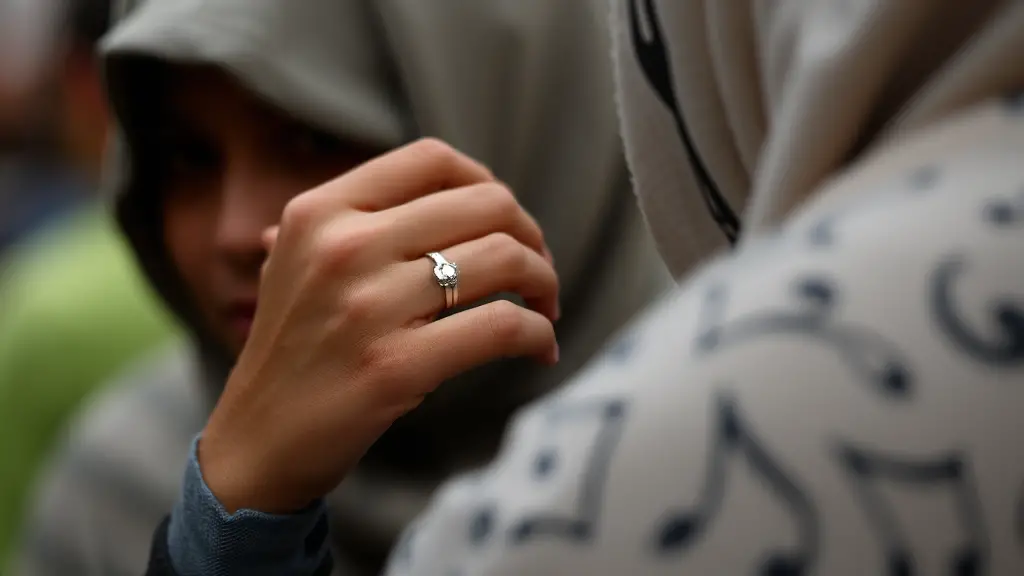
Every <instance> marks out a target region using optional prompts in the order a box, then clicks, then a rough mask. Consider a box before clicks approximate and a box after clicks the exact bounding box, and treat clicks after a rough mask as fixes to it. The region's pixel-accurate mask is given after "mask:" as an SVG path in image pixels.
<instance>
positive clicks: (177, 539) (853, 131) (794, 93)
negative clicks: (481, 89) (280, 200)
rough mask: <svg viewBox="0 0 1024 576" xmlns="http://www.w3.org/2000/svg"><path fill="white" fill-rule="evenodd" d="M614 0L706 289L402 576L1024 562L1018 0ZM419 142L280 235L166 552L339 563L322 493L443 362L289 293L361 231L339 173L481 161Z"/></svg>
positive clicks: (538, 409)
mask: <svg viewBox="0 0 1024 576" xmlns="http://www.w3.org/2000/svg"><path fill="white" fill-rule="evenodd" d="M613 5H614V10H613V16H612V24H613V25H612V29H613V30H614V41H615V50H614V52H613V53H614V55H615V70H616V79H617V85H618V102H619V107H620V112H621V118H622V129H623V134H624V135H625V140H626V144H627V156H628V158H629V161H630V165H631V168H632V170H633V174H634V179H635V184H636V191H637V193H638V195H639V198H640V205H641V206H642V207H643V209H644V212H645V214H646V215H647V219H648V222H649V223H650V225H651V229H652V231H653V233H654V236H655V237H656V238H657V240H658V243H659V246H660V248H661V252H662V254H663V256H664V258H665V260H666V261H667V262H668V263H669V264H670V265H671V267H672V269H673V271H674V272H675V273H676V274H677V276H679V277H680V278H681V279H682V281H681V285H680V287H679V289H678V290H677V291H676V292H675V293H674V294H672V295H671V296H668V297H666V298H665V299H664V300H663V301H662V302H661V303H659V304H658V305H656V306H654V307H653V308H652V309H651V310H650V311H648V312H646V313H644V314H643V315H642V317H641V318H640V319H639V320H638V321H637V322H635V323H634V324H633V325H632V326H631V327H630V328H627V329H626V330H625V331H624V332H623V333H622V334H621V335H620V336H619V337H618V338H617V339H616V340H615V341H614V342H613V344H611V345H610V346H609V347H608V348H607V351H606V353H605V354H604V355H603V356H602V357H601V358H600V359H598V360H597V361H596V362H594V363H593V364H592V365H591V366H590V367H589V368H587V369H585V370H583V371H582V372H581V373H580V374H579V375H578V376H577V377H576V378H575V379H574V381H573V382H572V383H570V384H569V385H568V386H566V387H563V388H561V389H560V390H559V391H558V392H556V393H554V394H552V395H550V396H548V397H547V398H545V399H543V400H540V401H538V402H536V403H534V404H533V405H531V406H530V407H529V408H527V409H525V410H523V411H522V412H521V413H520V414H518V415H517V416H516V417H515V420H514V422H513V424H512V425H511V427H510V429H509V432H508V435H507V438H506V440H505V442H504V443H503V449H502V451H501V452H500V454H499V456H498V457H497V459H496V460H495V461H494V462H493V463H492V464H491V465H490V466H488V467H486V468H484V469H481V470H479V471H477V472H474V473H472V474H470V475H467V476H463V477H461V478H459V479H456V480H454V481H452V482H450V483H449V484H447V485H446V486H445V487H444V488H442V489H441V490H440V491H439V493H438V495H437V497H436V498H435V499H434V501H433V503H432V504H431V506H430V508H429V509H428V510H427V511H426V512H425V513H424V514H423V515H422V516H421V517H420V518H419V519H418V520H416V521H415V522H413V523H412V524H411V525H410V526H409V527H408V529H407V531H406V532H405V534H404V535H403V538H402V540H401V542H400V544H399V545H398V546H397V547H396V549H395V551H394V553H393V554H392V557H391V561H390V563H389V567H388V569H387V574H390V575H394V576H399V575H415V576H426V575H449V574H459V575H484V574H486V575H509V576H511V575H523V574H530V575H546V574H588V575H598V576H600V575H609V576H610V575H618V574H645V575H659V574H665V575H669V574H671V575H676V574H749V573H757V574H836V575H844V574H851V575H853V574H919V573H939V574H943V573H952V574H1000V575H1001V574H1021V573H1024V453H1022V452H1021V451H1020V450H1019V448H1018V447H1017V446H1016V444H1015V442H1016V441H1018V440H1019V439H1020V438H1022V437H1024V419H1021V417H1020V411H1021V408H1022V407H1024V259H1022V258H1021V257H1020V249H1021V247H1022V246H1024V244H1022V242H1024V166H1022V164H1021V162H1020V155H1021V151H1022V150H1024V67H1021V66H1019V65H1017V64H1016V62H1017V60H1018V58H1017V55H1019V54H1021V53H1024V3H1021V2H1007V1H999V0H989V1H979V2H971V3H958V4H957V5H955V6H954V5H952V4H949V3H941V7H940V6H939V3H937V2H927V1H924V0H920V1H918V0H905V1H899V2H848V1H842V0H834V1H833V0H822V1H820V2H813V3H810V2H789V3H787V2H779V3H725V2H719V1H717V0H708V1H706V2H670V1H663V2H658V1H657V0H616V1H615V2H614V4H613ZM940 8H941V9H940ZM416 160H417V158H415V156H414V155H410V154H409V151H399V152H396V153H392V154H389V155H387V156H384V157H382V158H379V159H377V160H374V161H373V162H371V163H370V164H367V165H366V166H363V167H361V168H359V169H357V170H355V171H353V172H351V173H350V174H347V175H346V176H345V177H343V178H340V179H338V180H336V181H334V182H333V183H331V184H328V185H326V186H325V187H323V188H320V189H317V190H313V191H310V192H308V193H306V194H303V195H301V196H299V197H298V198H297V199H296V200H295V201H294V206H295V207H294V208H290V212H291V213H292V214H293V215H295V216H296V217H297V218H296V219H289V218H286V219H284V221H283V223H282V226H281V227H280V229H279V230H278V231H277V232H276V241H274V239H275V236H274V235H273V234H271V235H268V243H272V248H271V250H270V256H269V260H268V263H267V267H266V272H265V274H264V277H263V283H262V286H261V298H266V299H267V301H266V305H265V306H264V305H261V307H260V310H259V312H258V313H257V317H256V321H255V325H254V329H253V334H252V336H251V338H250V340H249V345H248V346H247V347H246V349H245V352H244V353H243V355H242V359H241V360H240V362H239V365H238V367H237V369H236V372H235V373H234V374H233V375H232V378H231V380H230V381H229V382H228V385H227V389H226V391H225V393H224V395H223V396H222V402H221V403H220V404H219V405H218V406H217V409H216V410H215V411H214V413H213V414H212V415H211V418H210V420H209V422H208V424H207V425H206V428H205V430H204V432H203V434H202V435H201V436H200V437H199V438H198V439H197V444H196V446H197V447H198V450H197V451H194V452H193V456H192V458H191V459H190V462H189V464H188V467H187V471H186V480H185V489H184V491H183V494H182V497H181V499H180V501H179V503H178V505H177V506H176V507H175V509H174V511H173V513H172V514H171V516H170V520H169V522H168V523H167V524H165V525H164V526H163V527H162V528H161V529H160V530H158V531H157V532H156V533H155V535H154V541H153V550H152V560H153V562H152V564H151V567H150V574H153V575H158V574H180V575H181V576H188V575H192V574H225V575H229V574H243V573H245V574H312V573H316V572H317V571H318V570H324V569H325V567H327V566H328V564H329V559H328V553H327V550H326V547H325V545H324V544H323V536H322V533H321V531H320V530H319V529H318V528H317V526H318V525H319V524H320V522H321V521H322V518H323V517H324V514H325V512H324V509H323V500H322V499H321V498H320V497H321V496H322V494H324V493H326V492H327V489H329V487H330V486H332V485H334V483H336V482H338V481H341V480H342V478H344V477H345V474H346V471H347V469H348V468H349V466H351V465H352V462H354V461H355V460H357V459H358V455H359V454H360V452H361V451H362V450H363V449H364V448H365V446H366V445H368V444H369V443H371V442H372V441H373V438H374V437H375V435H376V434H377V432H378V431H379V430H380V429H382V428H385V427H386V422H384V423H382V422H381V421H380V418H379V416H380V415H381V414H384V413H387V411H388V409H389V408H394V407H395V406H405V405H409V404H412V403H415V401H416V399H417V398H419V397H421V396H422V394H423V393H424V391H425V390H426V391H429V390H431V389H432V387H433V386H434V385H436V384H437V383H439V382H440V378H437V377H433V378H431V375H429V374H428V375H424V376H422V377H421V378H413V379H410V380H401V379H399V380H394V379H392V378H390V377H389V375H388V373H387V372H386V371H381V372H380V373H379V374H369V373H365V372H364V373H361V377H360V378H358V379H351V378H348V377H347V375H348V374H351V370H352V369H351V366H352V362H353V356H352V355H351V354H344V355H338V354H334V355H330V356H329V355H327V354H324V355H320V356H317V358H321V359H322V361H320V362H315V363H314V362H310V361H309V360H308V359H309V358H311V357H314V356H315V355H314V354H312V353H311V352H310V350H309V349H308V348H305V347H303V348H302V349H300V350H294V349H292V350H289V349H288V347H287V345H288V343H289V342H294V341H302V342H306V341H308V340H307V339H309V340H312V341H318V340H319V341H320V342H321V344H320V346H321V347H322V349H323V350H324V351H325V352H326V351H327V350H337V346H336V342H338V341H347V340H349V339H351V338H357V337H358V336H359V335H361V334H365V328H364V327H363V325H361V324H360V323H359V322H358V321H353V322H351V323H348V324H344V325H338V326H335V327H333V328H332V329H330V330H327V331H326V332H327V333H325V332H324V329H323V327H322V326H320V325H318V324H316V323H312V322H305V323H304V322H301V321H296V320H297V318H299V316H298V315H299V313H300V311H302V310H304V309H307V308H308V307H312V306H315V305H317V304H321V305H325V304H322V303H324V302H329V301H331V300H330V298H331V292H330V290H328V289H326V288H330V286H331V285H326V286H323V287H319V286H317V285H316V284H315V283H313V282H311V281H309V280H308V277H307V278H306V279H304V281H303V282H300V283H297V284H296V283H290V282H291V280H292V279H293V278H294V275H295V267H296V266H298V267H302V268H305V269H309V268H313V269H315V268H316V267H317V266H319V265H322V262H324V261H328V262H337V260H335V259H336V258H339V257H341V256H339V254H340V255H342V256H343V255H344V254H345V252H344V250H343V249H342V248H340V247H337V246H330V245H326V246H325V245H324V244H318V243H316V242H313V241H312V240H314V239H315V238H317V232H316V231H317V230H318V229H319V226H325V227H329V226H330V225H331V224H330V223H331V222H337V221H339V220H341V219H345V218H349V214H350V210H351V209H350V208H346V207H344V206H338V205H333V207H332V205H331V203H330V200H331V199H335V198H345V199H350V200H348V202H354V201H355V200H356V199H358V198H360V197H361V195H363V194H368V193H370V192H369V191H370V190H372V189H373V188H374V184H375V183H377V182H381V183H383V182H394V178H395V175H396V174H404V175H407V179H406V182H407V183H408V186H409V189H410V190H414V189H416V188H417V185H416V184H415V183H414V182H415V178H417V177H427V176H429V177H427V179H428V180H429V181H437V180H438V179H442V178H443V175H444V174H465V173H466V172H469V171H472V163H471V161H469V160H468V159H465V158H463V159H461V161H460V162H455V161H452V160H451V159H450V158H449V159H448V162H447V163H444V162H438V163H436V164H434V166H433V171H426V170H424V169H423V167H422V163H418V162H417V161H416ZM384 174H387V177H386V178H385V176H384ZM477 177H478V178H480V179H481V180H486V178H487V174H485V173H478V174H477ZM446 193H447V192H446ZM342 204H344V202H342ZM698 208H699V210H698ZM386 212H387V211H384V212H381V213H380V214H384V213H386ZM314 214H315V216H314ZM741 215H742V216H741ZM299 216H304V218H299ZM367 218H369V216H367ZM308 224H316V225H317V226H314V227H313V228H312V229H311V228H309V227H308V226H307V225H308ZM702 233H703V234H704V235H702ZM731 240H735V242H736V244H735V248H734V249H733V250H731V251H730V252H728V253H725V254H719V255H718V256H717V257H715V258H714V259H713V260H711V261H708V262H704V260H705V259H706V258H707V256H708V254H709V253H710V252H714V251H720V248H721V247H723V246H727V245H728V243H729V242H730V241H731ZM382 260H383V259H382ZM368 266H369V265H368V264H366V263H362V262H360V263H359V265H358V266H357V265H355V264H353V265H351V266H350V267H347V268H345V269H344V270H343V271H341V272H340V275H342V276H345V278H346V280H337V281H338V282H339V283H341V284H345V283H346V282H347V281H355V279H357V278H360V277H361V276H360V274H361V272H360V271H361V270H365V269H366V267H368ZM463 270H464V271H465V273H466V274H467V276H466V278H468V273H469V270H470V268H469V266H463ZM423 274H427V271H426V270H424V271H423ZM424 298H426V296H424ZM456 316H458V315H456ZM449 319H450V318H445V319H444V320H440V321H438V322H437V324H441V323H443V322H446V321H447V320H449ZM437 330H438V331H440V330H441V328H438V329H437ZM403 337H404V333H403V332H402V331H401V330H394V331H390V332H388V331H385V333H383V334H380V333H375V336H374V337H373V338H372V339H371V343H370V344H367V346H368V347H371V349H372V346H374V345H381V344H385V343H389V342H396V341H403V340H402V338H403ZM328 356H329V357H328ZM445 359H446V360H447V361H448V362H455V360H454V359H453V358H452V357H449V356H445ZM284 367H292V368H293V369H294V370H288V369H286V368H284ZM351 405H357V406H359V407H360V410H359V411H358V413H356V412H353V411H352V410H351V409H349V408H347V407H348V406H351ZM313 407H315V408H313ZM277 408H281V409H277ZM254 423H258V426H259V427H260V428H262V429H264V430H267V431H266V432H263V433H261V432H260V431H259V430H258V429H257V428H256V425H255V424H254ZM269 431H273V432H269ZM253 462H259V463H260V465H259V466H255V465H247V464H246V463H253ZM313 463H315V464H313Z"/></svg>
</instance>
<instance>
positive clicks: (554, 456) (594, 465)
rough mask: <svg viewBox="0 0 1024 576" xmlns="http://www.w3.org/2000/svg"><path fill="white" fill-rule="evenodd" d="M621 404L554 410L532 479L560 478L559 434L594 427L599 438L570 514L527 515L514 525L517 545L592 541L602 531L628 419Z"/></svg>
mask: <svg viewBox="0 0 1024 576" xmlns="http://www.w3.org/2000/svg"><path fill="white" fill-rule="evenodd" d="M626 408H627V406H626V402H625V401H624V400H621V399H611V400H596V401H586V402H580V403H574V404H569V403H563V404H559V405H555V406H552V407H550V408H549V409H548V413H547V415H546V416H545V425H546V426H547V428H548V443H547V445H545V446H544V447H543V448H541V449H540V451H539V452H538V453H537V454H536V455H535V456H534V458H533V459H532V469H531V470H530V477H531V478H532V479H533V481H534V482H537V483H544V482H546V481H548V480H550V479H551V478H553V477H554V475H555V474H556V473H558V472H559V471H560V470H559V467H560V457H559V452H558V450H557V448H556V446H555V441H556V440H557V435H558V432H559V431H560V430H561V429H563V428H565V427H567V426H573V425H593V424H595V421H596V426H597V433H596V435H595V439H594V442H593V444H592V446H591V448H590V450H589V452H588V453H587V456H586V458H585V460H584V463H583V471H582V474H580V475H579V478H580V480H579V492H578V494H579V495H578V497H577V499H576V506H575V510H574V511H573V513H571V514H565V515H559V514H551V513H544V514H538V515H532V516H527V517H525V518H522V519H520V520H519V521H518V522H516V523H514V525H513V527H512V529H511V532H510V537H511V540H512V543H513V544H517V545H518V544H523V543H525V542H527V541H529V540H532V539H535V538H538V537H544V536H548V537H555V538H563V539H566V540H571V541H575V542H586V541H589V540H591V539H592V538H593V537H594V535H595V534H596V532H597V524H598V521H599V520H600V515H601V504H602V500H603V497H604V487H605V480H606V478H607V475H608V471H609V466H610V464H611V460H612V456H613V454H614V451H615V448H616V446H617V445H618V440H619V437H620V436H621V434H622V428H623V425H624V420H625V414H626ZM570 472H571V471H570Z"/></svg>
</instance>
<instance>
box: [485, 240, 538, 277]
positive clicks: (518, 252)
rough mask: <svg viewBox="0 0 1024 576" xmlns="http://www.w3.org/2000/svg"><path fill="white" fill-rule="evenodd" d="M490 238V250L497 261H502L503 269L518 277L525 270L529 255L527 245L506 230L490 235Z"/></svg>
mask: <svg viewBox="0 0 1024 576" xmlns="http://www.w3.org/2000/svg"><path fill="white" fill-rule="evenodd" d="M488 240H489V243H490V246H489V247H488V252H489V253H490V254H491V257H492V258H494V259H495V261H497V262H499V263H500V266H501V269H502V270H503V271H505V272H508V273H511V274H513V275H514V276H516V277H518V276H520V275H522V274H523V273H524V272H525V270H526V268H527V265H528V261H527V258H528V257H529V255H528V254H527V253H526V250H527V248H526V247H525V246H523V245H522V244H520V243H519V241H518V240H516V239H515V238H513V237H512V236H511V235H510V234H508V233H506V232H495V233H494V234H491V235H490V237H489V238H488Z"/></svg>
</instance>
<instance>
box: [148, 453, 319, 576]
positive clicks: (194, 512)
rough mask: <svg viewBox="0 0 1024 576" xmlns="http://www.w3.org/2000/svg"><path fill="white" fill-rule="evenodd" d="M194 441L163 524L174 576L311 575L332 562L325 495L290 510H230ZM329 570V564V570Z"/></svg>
mask: <svg viewBox="0 0 1024 576" xmlns="http://www.w3.org/2000/svg"><path fill="white" fill-rule="evenodd" d="M198 440H199V439H198V438H196V440H194V441H193V443H192V451H191V453H190V456H189V462H188V467H187V469H186V472H185V482H184V486H183V488H182V496H181V499H180V500H179V501H178V503H177V505H176V506H175V507H174V511H173V513H172V514H171V520H170V524H169V526H168V528H167V550H168V552H169V556H170V563H171V564H172V566H173V568H174V572H175V573H176V574H177V576H193V575H204V576H233V575H235V574H238V575H242V574H244V575H246V576H260V575H264V574H265V575H271V574H273V575H274V576H280V575H294V576H300V575H301V576H309V575H313V574H320V573H325V571H324V567H325V564H329V563H330V553H329V547H328V544H327V542H328V540H327V533H328V529H327V510H326V506H325V505H324V503H323V501H317V502H316V503H314V504H313V505H311V506H310V507H309V508H307V509H306V510H304V511H301V512H299V513H296V514H294V515H273V514H264V513H262V512H257V511H255V510H238V511H236V512H235V513H233V514H229V513H228V511H227V510H225V508H224V507H223V506H222V505H221V503H220V502H218V501H217V498H216V497H215V496H214V495H213V492H211V491H210V488H209V487H208V486H207V485H206V482H204V481H203V475H202V472H201V471H200V469H199V461H198V460H197V458H196V446H197V444H198ZM328 571H329V570H328Z"/></svg>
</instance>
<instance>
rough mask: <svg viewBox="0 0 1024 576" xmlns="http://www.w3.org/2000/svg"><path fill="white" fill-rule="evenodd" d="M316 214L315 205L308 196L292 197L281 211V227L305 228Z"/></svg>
mask: <svg viewBox="0 0 1024 576" xmlns="http://www.w3.org/2000/svg"><path fill="white" fill-rule="evenodd" d="M315 214H316V207H315V206H314V203H313V202H312V201H311V200H310V199H309V197H308V196H305V195H300V196H296V197H295V198H292V199H291V200H290V201H288V203H287V204H285V206H284V210H283V211H282V212H281V229H303V228H306V227H307V226H308V225H309V224H310V222H311V221H312V219H313V217H314V216H315Z"/></svg>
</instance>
